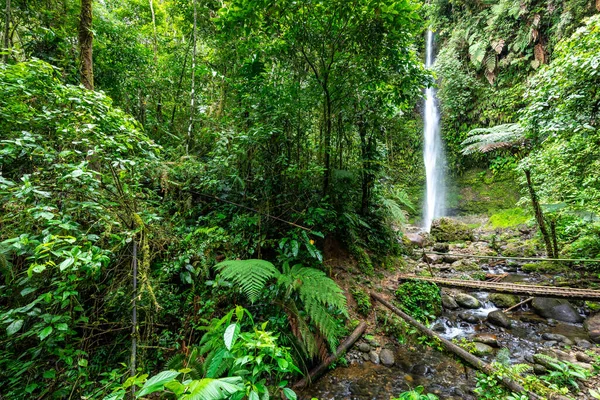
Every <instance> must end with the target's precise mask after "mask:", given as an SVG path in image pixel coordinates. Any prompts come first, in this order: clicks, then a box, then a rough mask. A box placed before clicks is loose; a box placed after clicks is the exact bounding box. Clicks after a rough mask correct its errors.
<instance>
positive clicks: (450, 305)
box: [442, 294, 458, 310]
mask: <svg viewBox="0 0 600 400" xmlns="http://www.w3.org/2000/svg"><path fill="white" fill-rule="evenodd" d="M442 307H444V308H445V309H447V310H456V309H457V308H458V304H457V303H456V300H454V298H452V296H449V295H447V294H443V295H442Z"/></svg>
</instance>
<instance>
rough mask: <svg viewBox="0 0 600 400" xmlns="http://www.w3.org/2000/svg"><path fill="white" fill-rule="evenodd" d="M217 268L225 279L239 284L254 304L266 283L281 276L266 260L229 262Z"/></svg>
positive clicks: (220, 264) (222, 263) (216, 266)
mask: <svg viewBox="0 0 600 400" xmlns="http://www.w3.org/2000/svg"><path fill="white" fill-rule="evenodd" d="M215 268H216V269H217V270H218V271H220V272H221V276H222V277H223V278H224V279H226V280H228V281H231V282H233V283H235V284H237V285H238V286H239V287H240V289H241V291H242V292H243V293H244V294H245V295H246V297H248V300H250V302H252V303H254V302H255V301H256V300H257V299H258V298H259V297H260V294H261V292H262V290H263V289H264V287H265V283H266V282H267V281H268V280H269V279H271V278H275V277H277V276H278V275H279V271H278V270H277V268H275V266H274V265H273V264H271V263H270V262H268V261H265V260H228V261H223V262H220V263H218V264H217V265H215Z"/></svg>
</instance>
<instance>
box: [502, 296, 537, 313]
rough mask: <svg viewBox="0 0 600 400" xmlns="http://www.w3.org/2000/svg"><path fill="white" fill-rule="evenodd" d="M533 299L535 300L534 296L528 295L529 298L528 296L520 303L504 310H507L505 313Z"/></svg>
mask: <svg viewBox="0 0 600 400" xmlns="http://www.w3.org/2000/svg"><path fill="white" fill-rule="evenodd" d="M531 300H533V297H528V298H526V299H525V300H523V301H521V302H520V303H517V304H515V305H514V306H512V307H509V308H507V309H506V310H504V312H505V313H509V312H511V311H512V310H514V309H515V308H517V307H519V306H522V305H523V304H525V303H529V302H530V301H531Z"/></svg>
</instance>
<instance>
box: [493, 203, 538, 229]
mask: <svg viewBox="0 0 600 400" xmlns="http://www.w3.org/2000/svg"><path fill="white" fill-rule="evenodd" d="M530 219H531V217H530V215H529V214H527V212H526V211H525V210H524V209H522V208H520V207H516V208H509V209H507V210H502V211H498V212H497V213H495V214H493V215H492V216H490V225H491V226H492V228H516V227H518V226H519V225H522V224H525V223H527V222H528V221H529V220H530Z"/></svg>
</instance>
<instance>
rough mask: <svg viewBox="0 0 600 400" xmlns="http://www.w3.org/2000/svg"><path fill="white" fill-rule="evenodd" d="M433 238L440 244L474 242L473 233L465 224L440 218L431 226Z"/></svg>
mask: <svg viewBox="0 0 600 400" xmlns="http://www.w3.org/2000/svg"><path fill="white" fill-rule="evenodd" d="M431 237H433V238H434V239H435V240H436V241H438V242H455V241H464V240H473V231H472V230H471V228H469V227H468V225H467V224H465V223H463V222H460V221H457V220H454V219H451V218H440V219H437V220H435V221H433V224H432V225H431Z"/></svg>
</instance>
